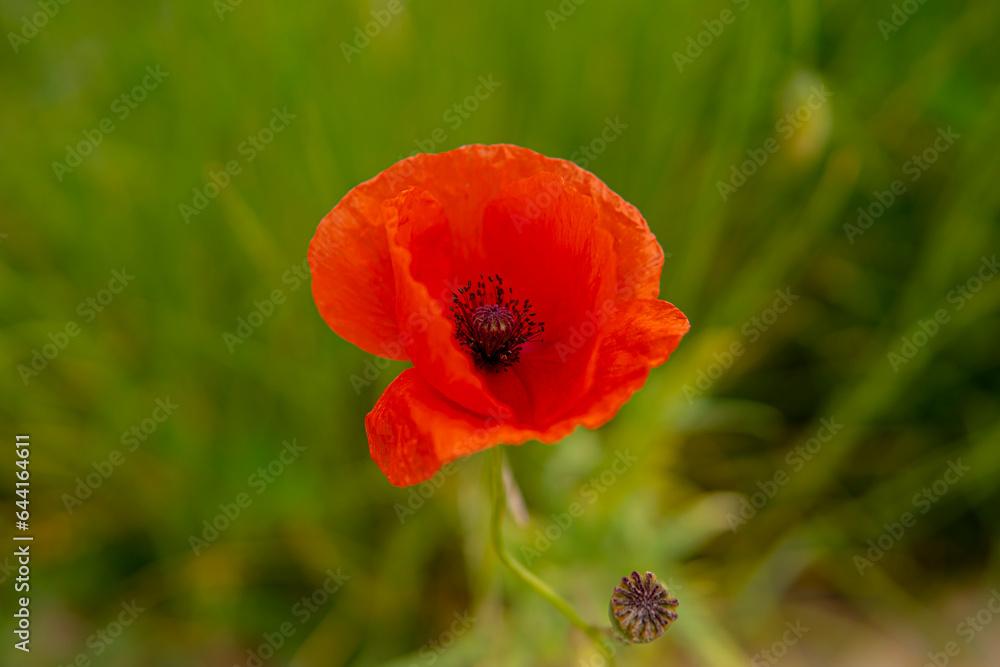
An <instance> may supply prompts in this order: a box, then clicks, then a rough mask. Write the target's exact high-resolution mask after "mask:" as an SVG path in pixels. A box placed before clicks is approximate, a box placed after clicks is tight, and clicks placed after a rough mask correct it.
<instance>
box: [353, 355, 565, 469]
mask: <svg viewBox="0 0 1000 667" xmlns="http://www.w3.org/2000/svg"><path fill="white" fill-rule="evenodd" d="M510 419H511V415H510V413H509V412H503V411H500V412H494V413H492V414H488V415H480V414H476V413H474V412H471V411H469V410H466V409H464V408H462V407H461V406H459V405H457V404H456V403H454V402H452V401H449V400H448V399H447V398H445V397H444V396H443V395H442V394H441V393H440V392H439V391H437V390H436V389H435V388H434V387H432V386H431V385H430V384H429V383H428V382H427V381H425V380H424V379H423V378H422V377H421V376H420V373H419V372H418V371H417V369H416V368H408V369H406V370H405V371H403V372H402V373H400V375H399V377H397V378H396V379H395V380H393V382H392V384H390V385H389V386H388V387H386V389H385V391H384V392H383V393H382V396H381V397H379V399H378V402H377V403H375V407H374V408H372V411H371V412H369V413H368V415H367V416H366V417H365V431H366V432H367V434H368V447H369V451H370V453H371V457H372V460H374V461H375V463H376V464H377V465H378V467H379V469H380V470H381V471H382V472H383V473H384V474H385V476H386V477H387V478H388V479H389V482H390V483H392V484H394V485H395V486H410V485H412V484H419V483H420V482H424V481H426V480H428V479H430V478H431V477H433V476H434V474H435V473H436V472H437V471H438V470H440V468H441V466H442V465H444V464H445V463H448V462H451V461H454V460H455V459H459V458H462V457H464V456H468V455H470V454H473V453H475V452H478V451H481V450H483V449H487V448H489V447H492V446H494V445H498V444H500V443H506V444H521V443H523V442H527V441H528V440H535V439H538V440H544V441H546V442H556V441H557V440H559V439H561V438H563V437H565V436H566V435H568V434H569V432H570V431H572V430H573V426H572V425H570V424H568V423H566V424H562V425H560V427H559V429H558V430H555V429H553V430H551V431H550V432H545V433H543V432H539V431H535V430H532V429H525V428H520V427H518V426H516V425H512V424H510V423H509V420H510Z"/></svg>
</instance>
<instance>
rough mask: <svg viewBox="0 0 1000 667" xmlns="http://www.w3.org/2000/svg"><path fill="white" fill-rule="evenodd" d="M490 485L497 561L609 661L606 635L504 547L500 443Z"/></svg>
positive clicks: (493, 453) (492, 455)
mask: <svg viewBox="0 0 1000 667" xmlns="http://www.w3.org/2000/svg"><path fill="white" fill-rule="evenodd" d="M490 486H491V490H492V497H493V512H492V516H491V520H490V542H491V544H492V545H493V551H494V552H495V553H496V555H497V558H499V559H500V562H501V563H503V564H504V567H506V568H507V569H508V570H510V572H511V573H512V574H514V575H515V576H516V577H518V578H519V579H520V580H521V581H523V582H524V583H526V584H527V585H528V586H529V587H531V588H532V589H533V590H534V591H535V592H536V593H538V594H539V595H541V596H542V597H543V598H545V599H546V600H548V602H549V604H551V605H552V606H553V607H555V608H556V609H557V610H558V611H559V613H561V614H562V615H563V616H565V617H566V620H568V621H569V622H570V623H572V624H573V625H575V626H576V627H577V628H579V629H580V631H581V632H583V633H584V634H585V635H587V636H588V637H589V638H590V639H591V641H593V642H594V645H595V647H596V648H597V650H598V651H600V653H601V655H603V656H604V657H605V658H606V659H607V660H608V661H609V663H610V661H611V660H612V656H613V653H612V652H611V651H609V650H608V648H607V646H606V643H605V641H606V639H607V637H606V634H605V633H604V632H603V631H602V630H601V629H600V628H597V627H595V626H593V625H590V624H589V623H587V622H586V621H584V620H583V618H581V617H580V614H578V613H577V611H576V609H574V608H573V605H571V604H570V603H569V602H567V601H566V600H565V599H564V598H563V597H562V596H560V595H559V594H558V593H556V592H555V590H554V589H553V588H552V587H551V586H549V585H548V584H546V583H545V582H544V581H542V580H541V579H539V578H538V577H536V576H535V575H534V574H533V573H532V572H531V571H530V570H529V569H528V568H526V567H525V566H524V565H522V564H521V563H520V561H518V560H516V559H514V557H513V556H511V555H510V553H508V552H507V549H506V547H504V543H503V518H504V511H505V509H506V506H507V495H506V492H505V491H504V480H503V445H500V446H497V447H494V448H493V450H492V451H491V452H490Z"/></svg>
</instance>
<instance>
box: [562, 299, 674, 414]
mask: <svg viewBox="0 0 1000 667" xmlns="http://www.w3.org/2000/svg"><path fill="white" fill-rule="evenodd" d="M690 328H691V325H690V323H689V322H688V319H687V317H685V316H684V313H682V312H681V311H680V310H678V309H677V308H676V307H675V306H674V305H673V304H670V303H667V302H666V301H658V300H655V299H633V300H631V301H622V302H619V303H618V304H616V310H615V313H614V314H613V316H612V318H611V321H610V322H609V325H608V326H607V328H606V329H605V330H604V332H603V333H602V338H601V343H600V346H599V348H598V350H597V363H596V368H597V373H596V374H595V377H594V384H593V386H592V387H591V389H590V391H589V392H588V394H587V396H585V397H584V398H583V399H582V400H581V401H580V402H579V403H578V404H577V406H576V409H575V410H574V411H573V416H572V417H571V419H576V420H578V421H579V423H580V424H582V425H583V426H586V427H587V428H590V429H596V428H598V427H600V426H602V425H604V424H605V423H607V422H608V421H609V420H610V419H611V418H612V417H614V416H615V415H616V414H618V410H620V409H621V407H622V406H623V405H624V404H625V403H626V402H627V401H628V400H629V398H631V397H632V394H634V393H635V392H636V391H638V390H639V389H641V388H642V386H643V385H644V384H645V383H646V379H647V378H648V377H649V372H650V370H652V369H653V368H655V367H657V366H659V365H661V364H663V363H664V362H666V361H667V359H668V358H670V354H671V353H672V352H673V351H674V350H675V349H677V345H678V344H679V343H680V341H681V338H682V337H683V336H684V334H686V333H687V332H688V330H689V329H690Z"/></svg>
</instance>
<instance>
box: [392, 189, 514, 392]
mask: <svg viewBox="0 0 1000 667" xmlns="http://www.w3.org/2000/svg"><path fill="white" fill-rule="evenodd" d="M383 213H384V216H385V219H386V232H387V237H388V240H389V253H390V256H391V258H392V265H393V270H394V272H395V279H396V299H397V301H396V316H397V321H398V325H397V326H398V329H399V331H400V339H401V340H402V341H403V342H404V344H405V346H406V352H407V355H408V356H409V358H410V360H412V361H413V364H414V366H415V367H417V368H418V369H419V370H420V372H421V375H422V376H423V378H424V379H425V380H426V381H427V382H428V383H430V384H431V385H432V386H433V387H435V388H436V389H437V390H438V391H439V392H441V393H442V394H444V395H445V396H448V397H450V398H451V400H453V401H454V402H456V403H458V404H460V405H462V406H464V407H466V408H468V409H470V410H474V411H477V412H486V411H487V410H490V409H496V408H498V407H499V404H498V403H497V401H496V399H495V398H493V396H492V395H491V394H490V393H489V391H488V390H487V389H486V387H485V385H484V383H483V380H482V378H481V376H480V375H479V374H478V373H476V372H475V367H474V363H473V361H472V359H471V358H470V357H469V356H468V355H467V354H465V353H464V352H463V351H462V350H461V348H460V346H459V345H458V343H457V342H456V341H455V338H454V325H453V323H452V322H451V320H449V319H448V313H449V310H448V309H449V308H450V306H451V293H452V291H454V290H455V289H457V285H456V281H457V278H454V277H452V278H449V277H448V276H450V275H451V274H452V268H451V267H452V261H451V258H452V242H451V228H450V226H449V224H448V223H449V221H448V218H447V217H446V216H445V212H444V209H443V208H442V207H441V205H440V204H439V203H438V202H437V200H435V199H434V197H432V196H431V194H430V193H428V192H427V191H426V190H423V189H421V188H417V187H413V188H409V189H407V190H405V191H403V192H402V193H401V194H400V195H399V196H397V197H395V198H394V199H392V200H390V201H388V202H386V203H385V209H384V211H383Z"/></svg>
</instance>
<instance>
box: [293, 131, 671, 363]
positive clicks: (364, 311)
mask: <svg viewBox="0 0 1000 667" xmlns="http://www.w3.org/2000/svg"><path fill="white" fill-rule="evenodd" d="M539 172H551V173H554V174H557V175H559V176H560V177H561V178H562V180H563V182H564V183H565V184H566V185H567V186H568V187H570V188H573V189H575V190H576V191H578V192H579V193H581V194H583V195H586V196H588V197H590V198H591V200H592V201H593V203H594V205H595V206H596V208H597V211H598V223H597V224H599V225H600V226H601V227H602V228H603V229H605V230H606V231H608V232H609V233H610V234H611V235H612V237H613V238H614V243H615V253H616V254H617V256H618V283H619V285H622V284H624V285H627V286H628V288H629V289H631V290H632V292H631V293H630V296H634V297H635V298H641V299H651V298H656V296H657V295H658V294H659V276H660V271H661V269H662V266H663V251H662V250H661V249H660V246H659V245H658V244H657V243H656V239H655V238H654V237H653V235H652V233H651V232H650V231H649V227H648V225H647V224H646V221H645V220H644V219H643V217H642V215H641V214H640V213H639V211H638V210H636V208H635V207H634V206H632V205H631V204H629V203H627V202H626V201H625V200H623V199H622V198H621V197H619V196H618V195H617V194H615V193H614V192H613V191H611V190H610V189H609V188H608V187H607V186H606V185H605V184H604V183H603V182H601V180H600V179H598V178H597V177H596V176H594V175H593V174H591V173H590V172H588V171H585V170H584V169H581V168H580V167H578V166H577V165H576V164H574V163H572V162H569V161H567V160H560V159H555V158H549V157H545V156H544V155H540V154H539V153H536V152H534V151H531V150H528V149H526V148H521V147H519V146H512V145H509V144H498V145H493V146H484V145H481V144H475V145H470V146H463V147H461V148H457V149H455V150H452V151H448V152H446V153H439V154H437V155H423V154H421V155H416V156H413V157H411V158H407V159H405V160H401V161H399V162H397V163H396V164H394V165H393V166H391V167H389V168H388V169H386V170H385V171H383V172H381V173H380V174H378V175H377V176H376V177H375V178H373V179H371V180H369V181H366V182H365V183H362V184H360V185H358V186H357V187H355V188H353V189H352V190H351V191H350V192H348V193H347V195H346V196H345V197H344V198H343V199H342V200H341V201H340V202H339V203H338V204H337V206H336V207H334V209H333V210H332V211H330V213H328V214H327V215H326V216H325V217H324V218H323V220H322V221H321V222H320V224H319V227H318V228H317V229H316V235H315V236H314V237H313V240H312V242H311V243H310V246H309V266H310V269H311V271H312V276H313V280H312V291H313V297H314V298H315V300H316V304H317V307H318V308H319V311H320V314H321V315H322V316H323V319H324V320H326V322H327V324H329V326H330V327H331V328H332V329H333V330H334V331H336V332H337V333H338V334H339V335H340V336H341V337H343V338H345V339H346V340H348V341H350V342H352V343H354V344H355V345H357V346H358V347H360V348H362V349H363V350H365V351H367V352H370V353H372V354H376V355H379V356H383V357H389V358H393V359H406V358H407V357H406V355H405V352H403V351H402V350H401V349H400V345H399V333H400V332H399V329H398V327H397V319H396V305H395V299H396V294H395V278H394V275H393V270H392V263H391V260H390V258H389V248H388V243H387V239H386V236H385V220H384V217H383V212H382V203H383V202H384V201H386V200H388V199H392V198H393V197H395V196H397V195H398V194H399V193H401V192H402V191H403V190H405V189H407V188H408V187H411V186H418V187H421V188H423V189H424V190H426V191H427V192H429V193H430V194H431V195H432V196H433V197H434V199H436V200H437V201H438V202H439V203H440V204H441V206H442V207H443V208H444V211H445V213H446V215H447V217H448V219H449V220H450V221H451V222H452V224H453V225H455V227H454V230H453V232H454V236H453V238H455V239H474V237H475V235H474V234H471V233H463V232H469V231H470V230H471V229H473V228H475V227H477V226H478V225H479V224H480V223H481V221H482V217H483V212H484V210H485V208H486V206H487V204H488V203H489V202H490V201H492V200H493V199H495V198H496V197H497V195H498V194H499V193H500V191H501V190H502V189H503V188H504V187H506V186H507V185H509V184H510V183H513V182H514V181H517V180H520V179H523V178H528V177H530V176H533V175H535V174H537V173H539ZM454 250H455V252H456V254H458V255H460V256H468V255H469V254H470V251H469V250H468V249H467V248H466V247H465V246H464V245H463V244H462V243H461V242H460V243H458V244H457V246H456V247H455V248H454Z"/></svg>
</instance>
